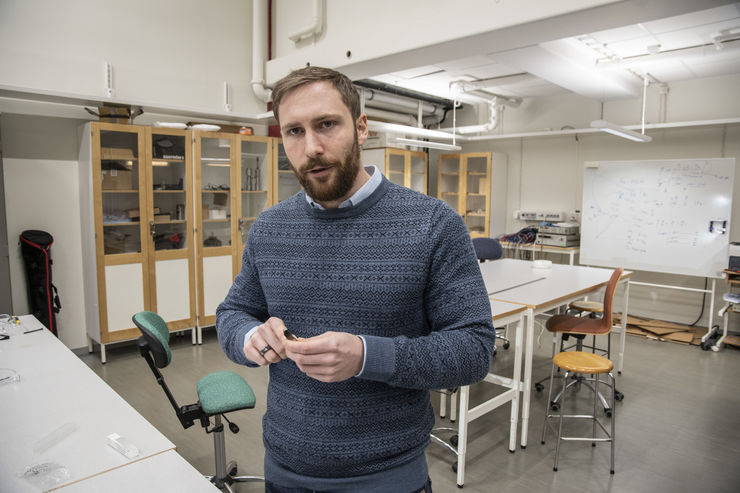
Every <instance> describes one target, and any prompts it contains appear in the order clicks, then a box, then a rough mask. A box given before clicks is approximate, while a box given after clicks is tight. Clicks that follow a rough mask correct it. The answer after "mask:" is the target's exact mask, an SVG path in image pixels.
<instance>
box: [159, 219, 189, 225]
mask: <svg viewBox="0 0 740 493" xmlns="http://www.w3.org/2000/svg"><path fill="white" fill-rule="evenodd" d="M185 223H186V221H185V219H172V220H170V221H155V222H154V225H155V226H156V225H158V224H185Z"/></svg>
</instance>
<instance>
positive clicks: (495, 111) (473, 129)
mask: <svg viewBox="0 0 740 493" xmlns="http://www.w3.org/2000/svg"><path fill="white" fill-rule="evenodd" d="M502 106H503V105H501V104H499V103H498V98H496V97H494V98H493V99H491V100H489V101H488V113H489V117H488V122H486V123H484V124H482V125H468V126H466V127H457V128H454V127H453V128H441V129H440V130H443V131H445V132H455V131H456V132H458V133H461V134H463V135H465V134H474V133H486V132H490V131H492V130H493V129H495V128H496V127H498V122H499V119H498V116H499V111H500V109H501V107H502Z"/></svg>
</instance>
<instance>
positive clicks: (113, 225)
mask: <svg viewBox="0 0 740 493" xmlns="http://www.w3.org/2000/svg"><path fill="white" fill-rule="evenodd" d="M139 224H140V223H139V221H121V222H118V223H103V226H105V227H120V226H138V225H139Z"/></svg>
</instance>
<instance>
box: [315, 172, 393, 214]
mask: <svg viewBox="0 0 740 493" xmlns="http://www.w3.org/2000/svg"><path fill="white" fill-rule="evenodd" d="M365 171H367V173H368V174H369V175H370V179H369V180H368V181H366V182H365V184H364V185H362V186H361V187H360V189H359V190H357V191H356V192H355V193H354V194H353V195H352V196H351V197H350V198H348V199H347V200H345V201H344V202H342V203H341V204H339V206H338V208H339V209H343V208H345V207H351V206H353V205H357V204H359V203H360V202H362V201H363V200H365V199H366V198H368V197H369V196H370V195H372V193H373V192H374V191H375V190H376V189H377V188H378V186H380V183H381V182H382V181H383V176H382V174H381V173H380V171H379V170H378V167H377V166H365ZM306 202H308V203H309V204H310V205H311V207H313V208H315V209H319V210H322V211H323V210H324V207H323V206H322V205H321V204H319V203H318V202H316V201H315V200H314V199H312V198H311V197H309V196H308V194H306Z"/></svg>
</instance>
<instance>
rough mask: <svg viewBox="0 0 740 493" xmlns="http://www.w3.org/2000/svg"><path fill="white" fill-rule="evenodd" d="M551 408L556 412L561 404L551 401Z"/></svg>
mask: <svg viewBox="0 0 740 493" xmlns="http://www.w3.org/2000/svg"><path fill="white" fill-rule="evenodd" d="M550 409H551V410H552V411H554V412H557V411H559V410H560V404H558V403H557V402H551V403H550Z"/></svg>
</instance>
